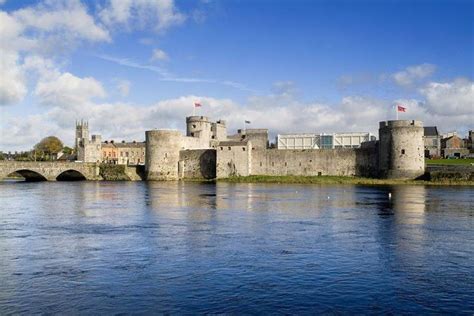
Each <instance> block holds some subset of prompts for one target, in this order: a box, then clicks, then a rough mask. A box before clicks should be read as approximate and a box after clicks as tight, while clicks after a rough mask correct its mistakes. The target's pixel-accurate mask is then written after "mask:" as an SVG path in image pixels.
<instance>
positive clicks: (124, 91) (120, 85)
mask: <svg viewBox="0 0 474 316" xmlns="http://www.w3.org/2000/svg"><path fill="white" fill-rule="evenodd" d="M130 85H131V82H130V81H128V80H119V81H118V82H117V90H118V92H119V93H120V95H121V96H122V97H126V96H128V94H129V93H130Z"/></svg>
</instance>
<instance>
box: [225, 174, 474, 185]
mask: <svg viewBox="0 0 474 316" xmlns="http://www.w3.org/2000/svg"><path fill="white" fill-rule="evenodd" d="M217 181H222V182H231V183H285V184H286V183H288V184H364V185H394V184H410V185H473V186H474V181H461V180H451V179H443V180H437V181H424V180H392V179H372V178H359V177H339V176H248V177H231V178H225V179H219V180H217Z"/></svg>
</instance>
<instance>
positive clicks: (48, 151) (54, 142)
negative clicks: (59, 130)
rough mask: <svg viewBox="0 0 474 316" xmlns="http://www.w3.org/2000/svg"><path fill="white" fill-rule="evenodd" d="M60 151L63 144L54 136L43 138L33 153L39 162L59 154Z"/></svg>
mask: <svg viewBox="0 0 474 316" xmlns="http://www.w3.org/2000/svg"><path fill="white" fill-rule="evenodd" d="M62 149H63V142H62V141H61V140H60V139H59V138H57V137H56V136H48V137H45V138H43V139H42V140H41V141H40V142H39V143H38V144H36V145H35V151H36V154H37V155H38V154H39V156H40V157H41V158H40V160H45V159H51V158H52V156H53V155H55V154H57V153H59V152H61V150H62Z"/></svg>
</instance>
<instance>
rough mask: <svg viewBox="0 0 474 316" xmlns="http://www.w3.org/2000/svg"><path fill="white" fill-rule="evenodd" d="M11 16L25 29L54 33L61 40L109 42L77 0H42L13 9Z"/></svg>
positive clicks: (105, 33)
mask: <svg viewBox="0 0 474 316" xmlns="http://www.w3.org/2000/svg"><path fill="white" fill-rule="evenodd" d="M13 15H14V17H15V18H16V19H17V20H18V21H19V22H20V23H21V24H22V25H23V26H24V27H25V28H28V29H33V30H34V31H37V32H45V33H48V34H49V36H51V35H52V34H53V33H56V35H58V36H59V37H62V38H63V39H64V38H68V39H69V38H75V39H84V40H89V41H94V42H96V41H109V40H110V36H109V33H108V31H107V30H106V29H104V28H103V27H101V26H100V25H98V24H96V23H95V21H94V18H93V17H92V16H91V15H89V14H88V13H87V10H86V7H85V6H84V5H83V4H82V3H81V2H80V1H78V0H70V1H69V0H55V1H46V2H45V3H42V4H39V5H37V6H35V7H27V8H24V9H20V10H17V11H15V12H14V13H13Z"/></svg>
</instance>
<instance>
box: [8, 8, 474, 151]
mask: <svg viewBox="0 0 474 316" xmlns="http://www.w3.org/2000/svg"><path fill="white" fill-rule="evenodd" d="M195 101H197V102H200V103H201V104H202V107H201V108H199V109H198V110H197V114H199V115H207V116H209V117H210V118H211V119H212V120H217V119H225V120H226V121H227V122H228V131H229V133H233V132H235V130H236V129H238V128H242V127H243V125H244V121H245V120H249V121H251V124H250V125H248V128H250V127H251V128H268V129H269V131H270V135H271V136H272V137H274V136H275V135H276V134H277V133H296V132H304V133H332V132H350V131H365V132H371V133H374V134H376V135H377V129H378V122H379V121H383V120H389V119H395V115H396V113H395V110H394V109H395V105H398V104H400V105H403V106H404V107H406V108H407V112H406V113H400V116H399V118H400V119H419V120H422V121H423V122H424V124H425V126H433V125H435V126H438V129H439V130H440V131H441V132H451V131H457V132H458V133H460V134H461V135H465V134H466V133H467V131H468V130H469V129H473V128H474V1H472V0H469V1H468V0H450V1H448V0H445V1H438V0H418V1H415V0H413V1H408V0H403V1H389V0H386V1H382V0H371V1H363V0H353V1H348V0H346V1H343V0H333V1H323V0H311V1H310V0H294V1H290V0H286V1H285V0H272V1H270V0H253V1H250V0H248V1H236V0H225V1H224V0H222V1H218V0H181V1H180V0H133V1H132V0H103V1H80V0H43V1H27V0H23V1H15V0H0V150H2V151H15V150H29V149H31V148H32V147H33V146H34V144H36V143H37V142H39V141H40V140H41V139H42V138H43V137H46V136H50V135H55V136H58V137H59V138H60V139H61V140H63V142H64V143H65V144H66V145H69V146H72V144H73V143H74V130H75V121H76V120H79V119H84V120H88V121H89V126H90V132H91V133H93V134H101V135H102V138H103V139H114V140H117V141H120V140H129V141H131V140H137V141H142V140H144V138H145V130H148V129H153V128H174V129H179V130H184V129H185V116H187V115H191V114H192V111H193V103H194V102H195Z"/></svg>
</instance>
